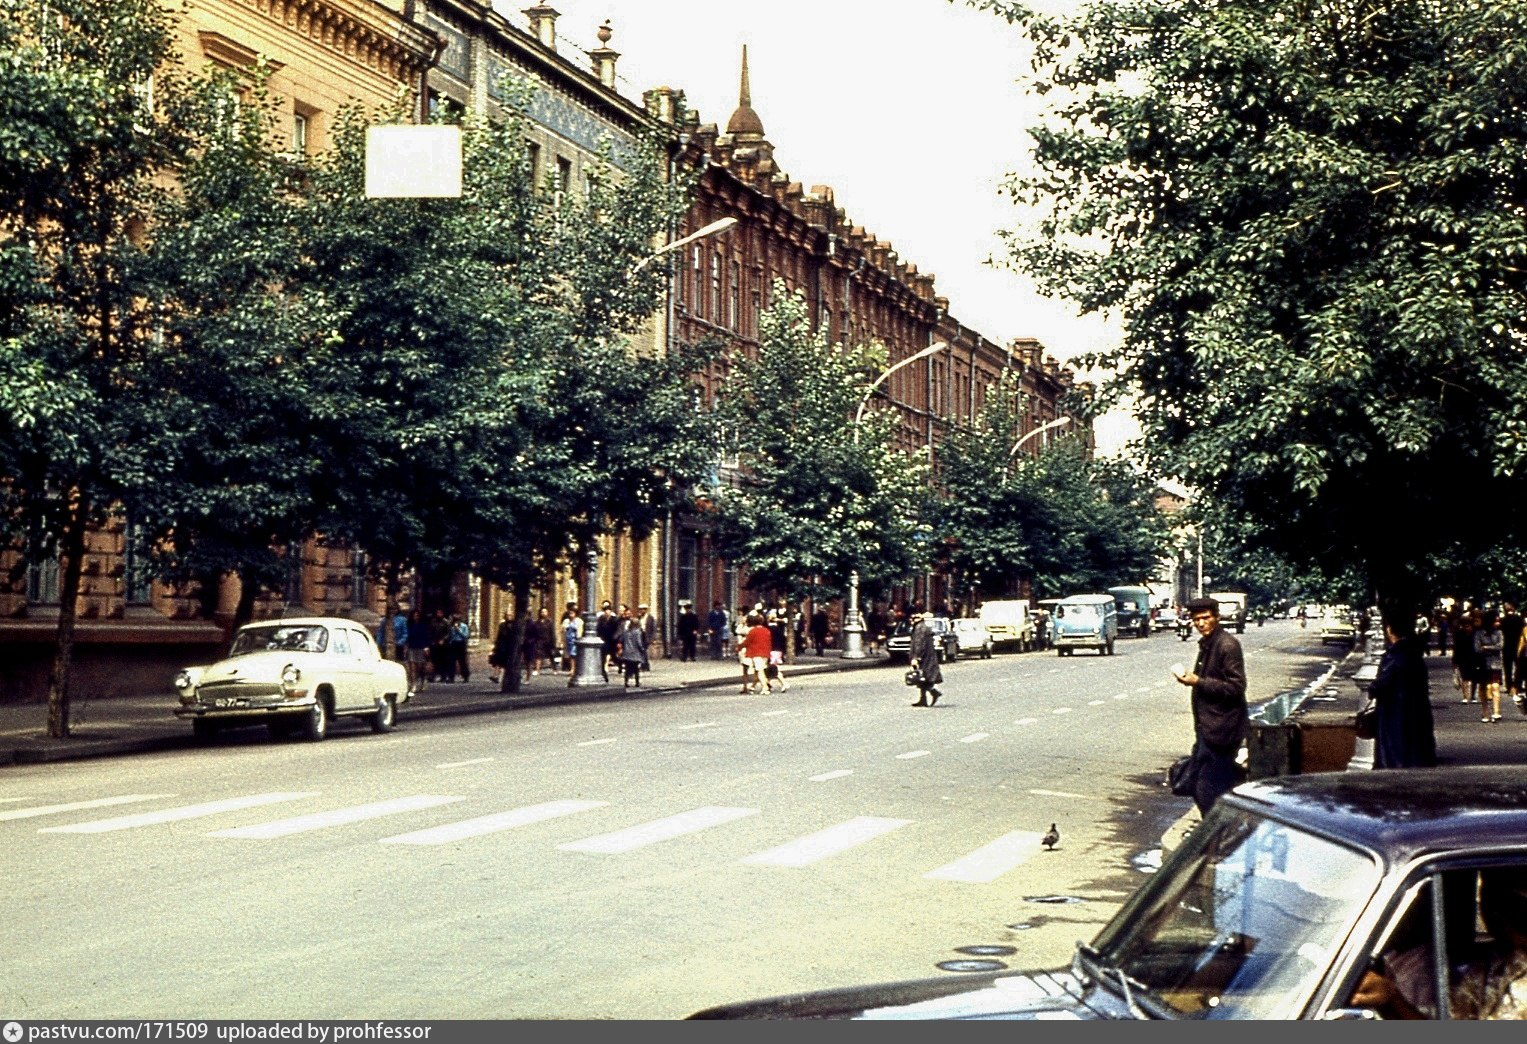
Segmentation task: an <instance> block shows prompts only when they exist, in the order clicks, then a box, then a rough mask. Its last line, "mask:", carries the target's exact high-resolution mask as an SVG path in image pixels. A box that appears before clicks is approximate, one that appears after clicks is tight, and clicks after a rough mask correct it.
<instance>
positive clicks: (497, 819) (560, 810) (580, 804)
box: [381, 801, 609, 845]
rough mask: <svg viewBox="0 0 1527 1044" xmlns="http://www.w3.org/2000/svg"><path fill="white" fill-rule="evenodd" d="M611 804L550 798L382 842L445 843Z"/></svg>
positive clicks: (386, 839)
mask: <svg viewBox="0 0 1527 1044" xmlns="http://www.w3.org/2000/svg"><path fill="white" fill-rule="evenodd" d="M608 804H609V802H607V801H546V802H543V803H541V804H539V805H526V806H525V807H524V808H516V809H511V810H510V811H508V812H495V813H494V814H493V815H491V816H478V817H477V818H476V819H463V820H462V821H461V822H459V823H446V824H445V825H444V826H437V827H430V828H429V829H427V830H415V831H412V832H411V833H407V834H396V835H394V836H392V837H384V838H382V840H381V843H382V844H384V845H443V844H447V843H449V842H451V841H460V840H462V839H463V838H468V837H480V836H481V835H483V834H494V833H497V832H498V831H500V830H512V829H514V828H515V827H520V826H528V825H529V824H531V823H542V822H545V821H546V820H548V819H556V818H558V817H560V816H570V815H572V814H573V813H574V812H586V811H588V810H589V809H591V808H604V807H605V806H606V805H608Z"/></svg>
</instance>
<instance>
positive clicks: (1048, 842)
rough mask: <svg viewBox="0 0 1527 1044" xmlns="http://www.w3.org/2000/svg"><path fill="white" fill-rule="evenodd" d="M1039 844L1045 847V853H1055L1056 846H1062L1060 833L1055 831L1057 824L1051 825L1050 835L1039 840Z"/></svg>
mask: <svg viewBox="0 0 1527 1044" xmlns="http://www.w3.org/2000/svg"><path fill="white" fill-rule="evenodd" d="M1039 843H1040V844H1042V845H1044V846H1045V851H1047V852H1053V851H1055V846H1056V845H1058V844H1060V831H1059V830H1056V829H1055V824H1054V823H1051V824H1050V831H1049V833H1047V834H1045V836H1044V837H1042V838H1040V839H1039Z"/></svg>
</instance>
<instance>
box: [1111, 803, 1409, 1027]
mask: <svg viewBox="0 0 1527 1044" xmlns="http://www.w3.org/2000/svg"><path fill="white" fill-rule="evenodd" d="M1379 877H1380V873H1379V867H1378V866H1377V865H1376V864H1375V862H1374V860H1373V859H1371V858H1370V857H1368V856H1366V855H1364V854H1362V853H1360V852H1358V851H1355V850H1353V849H1349V848H1344V847H1342V846H1341V845H1338V844H1335V843H1334V842H1332V841H1328V840H1326V839H1324V838H1321V837H1317V836H1315V835H1313V834H1309V833H1305V832H1303V831H1301V830H1297V829H1294V828H1291V827H1288V826H1285V825H1284V824H1282V823H1278V822H1276V821H1274V820H1270V819H1265V818H1262V817H1261V816H1256V815H1252V814H1251V813H1249V812H1244V811H1241V810H1239V809H1236V808H1234V807H1233V806H1228V805H1223V804H1221V805H1217V806H1215V808H1214V809H1213V810H1212V811H1211V813H1210V815H1209V816H1208V817H1206V818H1205V820H1204V822H1203V823H1202V825H1201V826H1200V827H1199V828H1198V829H1196V830H1194V831H1193V833H1192V834H1191V835H1190V836H1189V837H1188V838H1187V839H1186V840H1185V841H1184V842H1183V845H1182V848H1180V849H1179V850H1178V851H1177V852H1175V853H1173V855H1172V858H1170V859H1169V860H1168V861H1167V863H1166V865H1164V866H1163V867H1162V869H1161V870H1160V871H1159V872H1158V873H1157V875H1156V876H1155V877H1154V878H1153V879H1152V880H1151V881H1149V882H1147V883H1146V884H1145V885H1143V886H1142V887H1141V888H1140V889H1139V891H1137V892H1136V893H1135V895H1134V896H1133V897H1132V898H1131V899H1130V901H1129V903H1128V904H1126V906H1125V907H1124V908H1123V909H1122V910H1120V911H1119V913H1118V914H1117V915H1116V916H1115V917H1114V919H1113V920H1112V921H1111V922H1110V923H1109V924H1108V926H1107V927H1105V928H1104V929H1103V931H1102V932H1101V933H1100V934H1099V935H1098V939H1097V942H1096V944H1095V947H1096V949H1095V951H1092V950H1086V951H1084V952H1085V953H1086V954H1087V955H1089V956H1091V955H1094V954H1095V956H1096V959H1097V960H1098V961H1099V962H1100V963H1101V965H1102V966H1103V968H1104V970H1105V971H1104V977H1105V980H1107V981H1109V982H1114V981H1117V978H1116V977H1117V975H1119V974H1122V975H1124V976H1127V977H1128V979H1129V984H1130V985H1131V986H1133V987H1134V988H1135V989H1134V993H1135V994H1136V995H1137V998H1139V999H1145V998H1148V999H1149V1000H1151V1001H1152V1002H1154V1004H1157V1005H1160V1006H1161V1007H1162V1008H1164V1009H1165V1011H1166V1013H1167V1014H1170V1015H1175V1016H1177V1017H1179V1018H1188V1019H1290V1018H1297V1017H1298V1016H1299V1013H1300V1010H1301V1009H1302V1008H1303V1006H1304V1004H1305V1003H1306V1001H1307V999H1308V997H1309V995H1310V992H1311V991H1312V990H1313V989H1314V987H1315V986H1316V984H1317V983H1318V982H1319V980H1320V978H1321V976H1322V975H1323V974H1324V973H1325V971H1326V969H1327V967H1328V966H1329V962H1330V958H1331V957H1332V956H1333V954H1334V953H1335V950H1336V948H1337V947H1338V946H1339V945H1340V943H1341V941H1342V940H1343V939H1344V938H1345V937H1346V935H1347V934H1348V932H1349V930H1350V929H1351V926H1352V924H1353V922H1354V921H1355V920H1356V919H1357V917H1358V915H1359V914H1361V913H1362V910H1363V907H1364V905H1365V904H1366V902H1367V900H1368V898H1369V897H1370V896H1371V895H1372V894H1373V892H1374V889H1375V888H1377V886H1378V883H1379ZM1110 972H1111V973H1112V975H1110V974H1108V973H1110Z"/></svg>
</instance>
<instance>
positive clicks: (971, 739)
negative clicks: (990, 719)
mask: <svg viewBox="0 0 1527 1044" xmlns="http://www.w3.org/2000/svg"><path fill="white" fill-rule="evenodd" d="M989 735H990V733H987V732H972V733H971V734H970V735H969V736H961V737H960V742H961V743H980V742H981V741H982V740H984V739H985V738H986V737H987V736H989Z"/></svg>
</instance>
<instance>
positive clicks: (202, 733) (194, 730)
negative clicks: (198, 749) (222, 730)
mask: <svg viewBox="0 0 1527 1044" xmlns="http://www.w3.org/2000/svg"><path fill="white" fill-rule="evenodd" d="M191 735H192V736H194V737H196V742H198V743H211V742H212V741H213V740H214V739H216V738H217V722H215V721H208V720H207V719H205V718H197V719H196V720H195V721H193V722H191Z"/></svg>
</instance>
